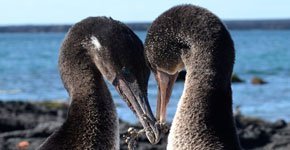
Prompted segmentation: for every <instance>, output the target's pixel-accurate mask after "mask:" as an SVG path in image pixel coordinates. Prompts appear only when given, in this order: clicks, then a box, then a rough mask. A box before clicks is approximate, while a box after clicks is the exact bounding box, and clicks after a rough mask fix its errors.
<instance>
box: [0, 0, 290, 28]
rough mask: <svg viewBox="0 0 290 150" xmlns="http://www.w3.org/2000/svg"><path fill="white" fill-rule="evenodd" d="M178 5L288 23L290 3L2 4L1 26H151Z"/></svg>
mask: <svg viewBox="0 0 290 150" xmlns="http://www.w3.org/2000/svg"><path fill="white" fill-rule="evenodd" d="M179 4H194V5H198V6H201V7H204V8H207V9H208V10H210V11H212V12H213V13H215V14H216V15H217V16H219V17H220V18H221V19H225V20H244V19H251V20H252V19H290V0H236V1H235V0H1V2H0V25H2V26H3V25H44V24H47V25H51V24H74V23H76V22H78V21H80V20H82V19H84V18H86V17H88V16H110V17H112V18H114V19H116V20H120V21H122V22H126V23H129V22H151V21H153V20H154V19H155V18H156V17H158V16H159V15H160V14H161V13H162V12H164V11H166V10H167V9H169V8H171V7H173V6H175V5H179Z"/></svg>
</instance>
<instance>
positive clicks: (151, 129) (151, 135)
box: [114, 78, 160, 144]
mask: <svg viewBox="0 0 290 150" xmlns="http://www.w3.org/2000/svg"><path fill="white" fill-rule="evenodd" d="M114 86H115V88H116V89H117V91H118V92H119V93H120V95H122V97H123V98H124V100H125V101H126V103H127V105H128V106H129V107H130V109H131V110H132V111H133V112H134V113H135V114H136V115H137V117H138V119H139V121H140V122H141V124H142V126H143V127H144V129H145V133H146V136H147V138H148V140H149V141H150V143H152V144H156V143H158V142H159V140H160V132H159V128H158V125H157V121H156V119H155V117H154V115H153V113H152V111H151V108H150V105H149V102H148V99H147V93H144V92H142V91H141V89H140V86H139V85H138V84H137V83H136V82H127V81H126V80H125V79H124V78H118V79H117V80H115V83H114Z"/></svg>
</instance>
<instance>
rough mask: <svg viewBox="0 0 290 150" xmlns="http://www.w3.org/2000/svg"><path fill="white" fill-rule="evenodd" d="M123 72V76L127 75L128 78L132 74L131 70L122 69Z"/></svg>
mask: <svg viewBox="0 0 290 150" xmlns="http://www.w3.org/2000/svg"><path fill="white" fill-rule="evenodd" d="M122 72H123V74H124V75H126V76H128V75H130V73H131V72H130V70H129V69H128V68H123V69H122Z"/></svg>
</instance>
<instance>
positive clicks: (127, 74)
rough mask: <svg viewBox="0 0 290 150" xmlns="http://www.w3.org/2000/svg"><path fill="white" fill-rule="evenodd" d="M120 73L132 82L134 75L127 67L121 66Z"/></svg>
mask: <svg viewBox="0 0 290 150" xmlns="http://www.w3.org/2000/svg"><path fill="white" fill-rule="evenodd" d="M122 73H123V76H124V78H125V79H126V80H127V81H128V82H133V81H134V77H133V75H132V73H131V71H130V69H129V68H125V67H124V68H122Z"/></svg>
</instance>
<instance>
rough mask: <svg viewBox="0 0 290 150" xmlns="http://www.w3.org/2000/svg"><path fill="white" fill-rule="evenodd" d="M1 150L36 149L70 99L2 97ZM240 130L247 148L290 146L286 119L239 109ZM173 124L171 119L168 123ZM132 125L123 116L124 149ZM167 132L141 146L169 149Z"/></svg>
mask: <svg viewBox="0 0 290 150" xmlns="http://www.w3.org/2000/svg"><path fill="white" fill-rule="evenodd" d="M0 108H1V109H0V150H19V149H25V150H32V149H35V148H37V147H38V146H39V145H40V144H41V143H42V142H43V141H44V140H45V139H46V138H47V137H48V136H49V135H50V134H51V133H53V131H55V130H56V129H58V128H59V127H60V126H61V125H62V123H63V122H64V120H65V118H66V113H67V110H68V104H67V103H60V102H53V101H52V102H49V101H45V102H36V103H33V102H23V101H5V102H4V101H1V100H0ZM235 121H236V126H237V133H238V135H239V138H240V142H241V145H242V147H243V148H244V149H245V150H262V149H263V150H278V149H290V142H289V141H290V123H287V122H285V121H284V120H277V121H275V122H268V121H265V120H262V119H259V118H253V117H246V116H244V115H242V113H241V112H240V111H239V108H236V111H235ZM168 124H170V123H168ZM129 127H134V128H137V129H140V128H141V125H140V124H130V123H127V122H125V121H122V120H120V149H121V150H125V149H128V147H127V144H126V143H125V142H124V141H125V140H124V139H123V136H124V135H125V134H126V132H127V130H128V128H129ZM166 145H167V135H164V136H162V138H161V141H160V142H159V143H158V144H156V145H151V144H150V143H149V141H148V140H147V139H146V137H145V136H141V137H139V139H138V143H137V148H136V149H137V150H159V149H160V150H161V149H166Z"/></svg>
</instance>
